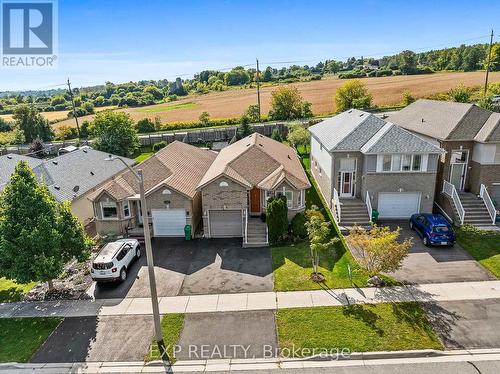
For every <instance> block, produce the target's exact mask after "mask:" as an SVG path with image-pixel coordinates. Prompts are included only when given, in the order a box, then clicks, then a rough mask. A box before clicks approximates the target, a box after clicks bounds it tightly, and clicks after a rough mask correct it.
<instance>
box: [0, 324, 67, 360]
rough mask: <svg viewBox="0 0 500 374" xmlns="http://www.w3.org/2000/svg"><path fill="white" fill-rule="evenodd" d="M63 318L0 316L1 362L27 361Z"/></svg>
mask: <svg viewBox="0 0 500 374" xmlns="http://www.w3.org/2000/svg"><path fill="white" fill-rule="evenodd" d="M61 321H62V318H58V317H47V318H0V342H1V343H0V362H27V361H28V360H29V359H30V358H31V356H32V355H33V353H35V352H36V351H37V350H38V348H39V347H40V346H41V345H42V344H43V342H45V340H47V338H48V337H49V335H50V334H52V331H54V330H55V329H56V327H57V326H58V325H59V323H61Z"/></svg>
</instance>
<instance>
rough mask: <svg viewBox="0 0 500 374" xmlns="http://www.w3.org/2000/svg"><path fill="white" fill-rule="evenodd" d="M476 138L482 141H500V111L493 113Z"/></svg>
mask: <svg viewBox="0 0 500 374" xmlns="http://www.w3.org/2000/svg"><path fill="white" fill-rule="evenodd" d="M474 140H475V141H477V142H482V143H486V142H500V113H495V112H493V113H491V115H490V117H489V118H488V120H487V121H486V122H485V123H484V126H483V127H482V128H481V130H479V132H478V133H477V135H476V136H475V137H474Z"/></svg>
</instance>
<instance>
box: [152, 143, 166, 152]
mask: <svg viewBox="0 0 500 374" xmlns="http://www.w3.org/2000/svg"><path fill="white" fill-rule="evenodd" d="M166 146H167V142H165V141H161V142H158V143H155V144H153V152H154V153H156V152H158V151H159V150H160V149H162V148H165V147H166Z"/></svg>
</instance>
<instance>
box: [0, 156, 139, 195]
mask: <svg viewBox="0 0 500 374" xmlns="http://www.w3.org/2000/svg"><path fill="white" fill-rule="evenodd" d="M108 156H109V155H108V154H107V153H105V152H101V151H97V150H95V149H92V148H89V147H82V148H80V149H77V150H76V151H73V152H70V153H65V154H63V155H61V156H57V157H54V158H52V159H50V160H40V159H36V158H33V157H27V156H20V155H14V154H10V155H5V156H1V157H0V181H1V182H2V184H5V183H7V182H8V181H9V179H10V176H11V175H12V172H13V171H14V168H15V167H16V165H17V164H18V163H19V161H21V160H23V161H26V162H28V164H29V166H30V167H31V168H32V169H33V171H34V172H35V174H36V175H37V176H38V178H39V179H40V181H43V182H44V183H45V184H47V186H48V188H49V191H50V192H51V193H52V194H53V195H54V196H55V197H56V199H57V200H58V201H64V200H69V201H72V200H73V199H75V198H77V197H79V196H81V195H84V194H85V193H87V192H88V191H90V190H92V189H93V188H95V187H97V186H99V185H100V184H102V183H104V182H105V181H106V180H108V179H110V178H111V177H112V176H113V175H115V174H117V173H119V172H120V171H122V170H123V169H124V168H125V165H123V164H122V163H121V162H119V161H115V162H108V161H105V159H106V158H107V157H108ZM9 157H10V158H9ZM124 161H125V162H127V164H129V165H133V164H134V160H131V159H128V158H124ZM0 188H1V186H0Z"/></svg>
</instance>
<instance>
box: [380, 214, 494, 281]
mask: <svg viewBox="0 0 500 374" xmlns="http://www.w3.org/2000/svg"><path fill="white" fill-rule="evenodd" d="M379 225H384V226H389V227H390V228H391V229H395V228H397V227H398V226H399V227H401V229H402V230H401V236H400V238H401V239H403V240H404V239H407V238H413V245H412V247H411V249H410V251H409V252H410V254H409V255H408V257H407V258H406V259H405V260H404V262H403V266H402V268H401V269H400V270H398V271H396V272H395V273H393V274H390V275H391V276H393V277H394V278H396V279H397V280H399V281H401V282H405V283H446V282H468V281H484V280H494V279H495V278H494V277H493V275H491V274H490V273H489V272H488V271H487V270H486V269H485V268H483V267H482V266H481V265H480V264H479V263H478V262H477V261H476V260H474V259H473V258H472V257H471V256H470V255H469V254H468V253H467V252H466V251H465V250H464V249H463V248H462V247H460V245H459V244H458V243H455V245H454V246H453V247H426V246H425V245H423V243H422V239H421V238H420V236H419V235H418V234H417V233H416V232H415V231H412V230H411V229H410V228H409V226H408V221H381V222H380V223H379Z"/></svg>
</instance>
